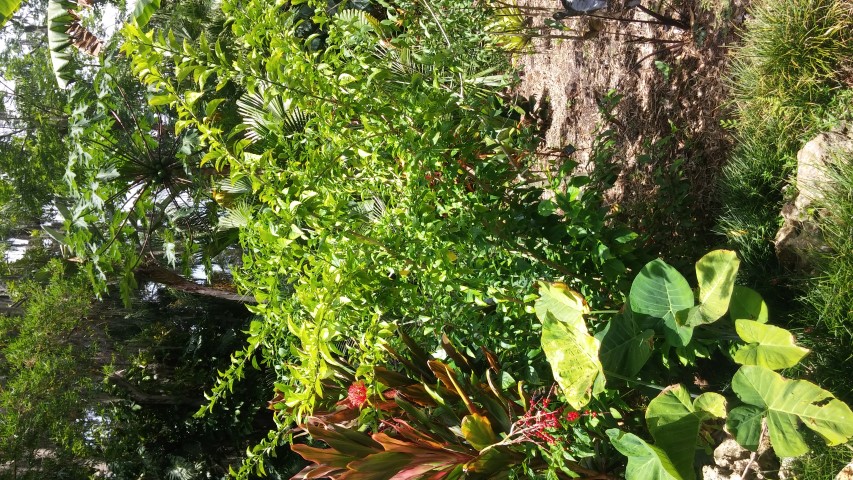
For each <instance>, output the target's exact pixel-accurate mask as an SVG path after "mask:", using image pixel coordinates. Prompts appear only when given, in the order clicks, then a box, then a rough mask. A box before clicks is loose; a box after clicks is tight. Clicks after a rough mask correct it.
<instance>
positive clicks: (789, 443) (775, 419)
mask: <svg viewBox="0 0 853 480" xmlns="http://www.w3.org/2000/svg"><path fill="white" fill-rule="evenodd" d="M732 390H734V392H735V393H736V394H737V396H738V397H739V398H740V399H741V400H742V401H743V402H744V403H746V404H747V406H745V407H738V408H736V409H734V410H732V412H731V414H730V415H729V419H728V423H727V424H728V427H729V430H731V431H732V432H733V433H734V435H735V438H736V439H737V441H738V443H740V444H741V445H743V446H744V447H746V448H750V449H753V450H754V449H755V448H757V446H758V441H757V438H758V437H759V434H757V433H756V432H760V430H761V418H762V417H766V418H767V426H768V430H769V432H770V442H771V443H772V444H773V448H774V449H775V450H776V454H777V455H779V456H780V457H797V456H800V455H803V454H805V453H807V452H808V451H809V448H808V445H807V444H806V442H805V440H804V439H803V437H802V433H801V431H800V422H802V424H803V425H805V426H806V427H808V428H810V429H812V430H814V431H815V432H816V433H817V434H818V435H820V436H821V437H822V438H823V439H824V441H826V443H827V445H838V444H841V443H845V442H847V441H848V440H849V439H850V437H851V436H853V412H851V410H850V407H848V406H847V404H845V403H844V402H842V401H840V400H838V399H837V398H835V397H834V396H833V395H832V394H831V393H829V392H827V391H826V390H824V389H822V388H820V387H818V386H817V385H815V384H813V383H811V382H808V381H805V380H788V379H785V378H783V377H782V376H781V375H779V374H778V373H776V372H774V371H772V370H769V369H767V368H764V367H759V366H753V365H745V366H743V367H741V368H740V370H738V371H737V373H735V376H734V378H733V379H732Z"/></svg>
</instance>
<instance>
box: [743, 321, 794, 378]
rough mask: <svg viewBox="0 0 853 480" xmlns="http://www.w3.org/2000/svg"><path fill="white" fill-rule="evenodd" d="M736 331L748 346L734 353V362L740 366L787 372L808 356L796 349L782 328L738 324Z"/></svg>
mask: <svg viewBox="0 0 853 480" xmlns="http://www.w3.org/2000/svg"><path fill="white" fill-rule="evenodd" d="M735 329H736V330H737V334H738V335H739V336H740V338H741V339H742V340H743V341H744V342H746V343H747V344H746V345H744V346H742V347H740V349H738V351H737V352H735V355H734V360H735V362H737V363H740V364H741V365H759V366H762V367H766V368H769V369H770V370H780V369H782V368H790V367H793V366H794V365H796V364H798V363H800V360H802V359H803V357H805V356H806V354H808V353H809V350H808V349H807V348H803V347H800V346H797V345H796V344H795V343H794V336H793V335H791V332H789V331H787V330H785V329H784V328H779V327H775V326H773V325H768V324H765V323H759V322H755V321H752V320H738V321H736V322H735Z"/></svg>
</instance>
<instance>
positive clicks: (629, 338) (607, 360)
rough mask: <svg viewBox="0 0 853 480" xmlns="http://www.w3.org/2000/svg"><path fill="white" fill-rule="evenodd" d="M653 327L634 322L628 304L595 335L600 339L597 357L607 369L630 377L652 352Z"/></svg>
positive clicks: (638, 369)
mask: <svg viewBox="0 0 853 480" xmlns="http://www.w3.org/2000/svg"><path fill="white" fill-rule="evenodd" d="M654 334H655V332H654V330H649V329H643V328H640V326H639V325H637V321H636V320H635V319H634V315H633V313H632V312H631V309H630V307H629V306H628V305H626V306H625V311H623V312H622V313H621V314H620V315H617V316H616V317H614V318H613V319H612V320H610V321H609V322H608V323H607V326H606V327H605V328H604V330H602V331H601V332H600V333H599V334H597V335H596V338H598V339H599V340H600V341H601V352H600V354H599V358H600V359H601V364H602V365H603V366H604V369H605V370H607V371H608V372H614V373H619V374H620V375H624V376H627V377H633V376H634V375H636V374H637V373H638V372H639V371H640V370H641V369H642V368H643V365H645V364H646V362H647V361H648V360H649V357H650V356H651V354H652V338H653V337H654Z"/></svg>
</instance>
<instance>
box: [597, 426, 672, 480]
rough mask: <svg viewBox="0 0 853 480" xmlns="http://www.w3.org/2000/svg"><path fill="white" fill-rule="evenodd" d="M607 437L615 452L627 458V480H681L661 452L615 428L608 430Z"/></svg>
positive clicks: (630, 434)
mask: <svg viewBox="0 0 853 480" xmlns="http://www.w3.org/2000/svg"><path fill="white" fill-rule="evenodd" d="M607 436H608V437H610V443H612V444H613V446H614V447H616V450H619V453H621V454H622V455H625V456H626V457H628V466H627V468H626V469H625V478H626V479H627V480H683V478H682V477H681V475H680V474H679V473H678V470H677V469H676V468H675V466H674V465H673V464H672V461H671V460H670V459H669V457H667V455H666V453H665V452H664V451H663V450H661V449H659V448H657V447H654V446H652V445H649V444H648V443H646V442H645V441H644V440H643V439H642V438H640V437H638V436H636V435H634V434H633V433H625V432H622V431H619V430H618V429H615V428H612V429H610V430H608V431H607Z"/></svg>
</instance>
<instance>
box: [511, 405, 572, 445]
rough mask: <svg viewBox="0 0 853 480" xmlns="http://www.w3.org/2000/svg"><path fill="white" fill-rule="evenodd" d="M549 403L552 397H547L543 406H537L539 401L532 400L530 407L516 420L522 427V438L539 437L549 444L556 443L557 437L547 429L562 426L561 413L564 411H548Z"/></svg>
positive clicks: (560, 409)
mask: <svg viewBox="0 0 853 480" xmlns="http://www.w3.org/2000/svg"><path fill="white" fill-rule="evenodd" d="M549 403H551V399H550V398H548V397H545V398H544V399H543V400H542V408H537V406H538V404H537V402H535V401H534V400H530V409H529V410H527V413H525V414H524V416H523V417H521V418H519V419H518V422H516V425H517V426H519V427H521V435H522V438H524V439H527V440H531V441H536V440H535V439H539V440H542V441H543V442H545V443H549V444H553V443H556V441H557V439H556V438H554V436H553V435H551V434H550V433H548V432H546V431H545V430H546V429H548V428H557V427H559V426H560V415H561V414H562V413H563V409H562V408H559V409H557V410H554V411H553V412H551V411H548V410H547V408H548V404H549Z"/></svg>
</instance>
